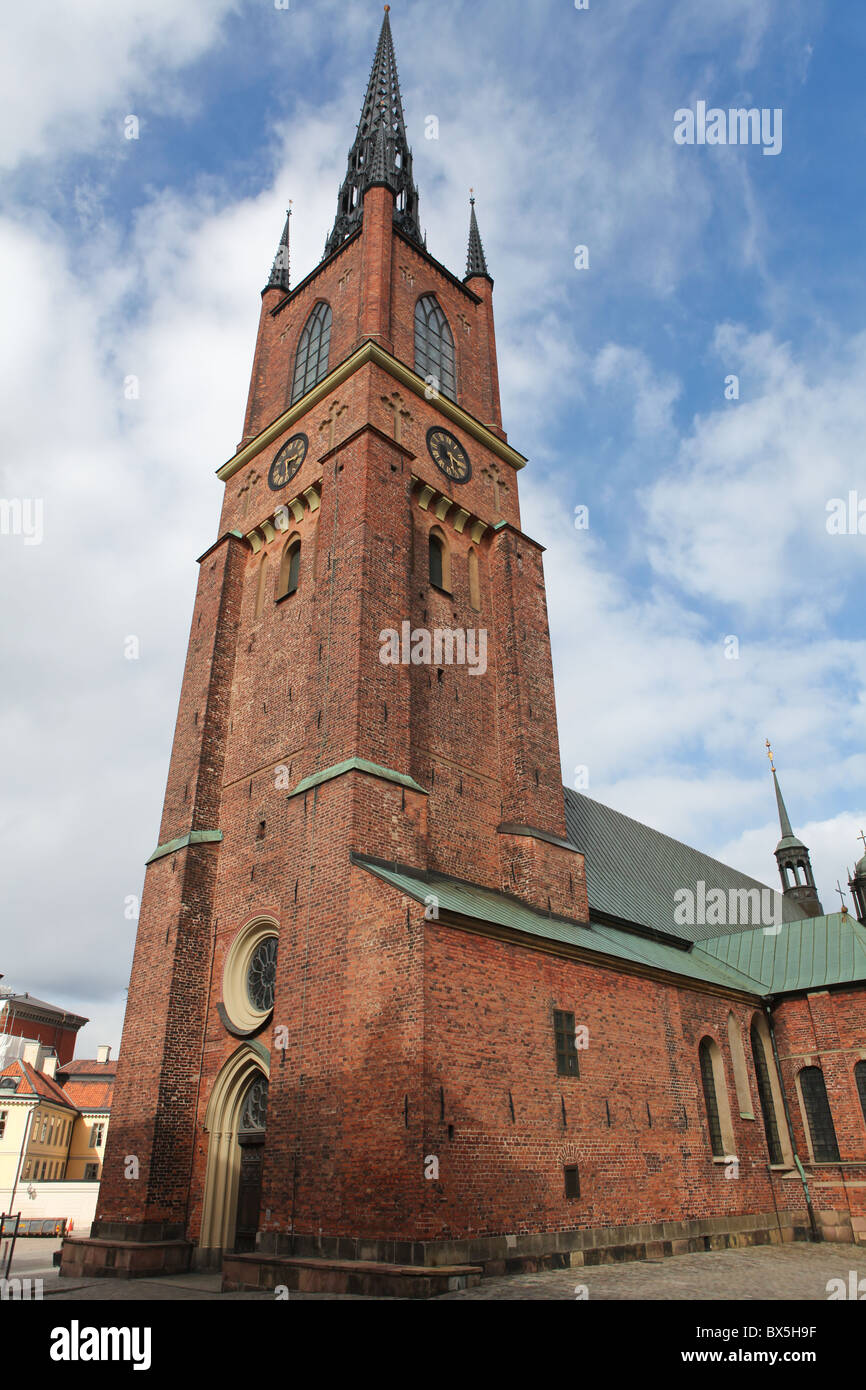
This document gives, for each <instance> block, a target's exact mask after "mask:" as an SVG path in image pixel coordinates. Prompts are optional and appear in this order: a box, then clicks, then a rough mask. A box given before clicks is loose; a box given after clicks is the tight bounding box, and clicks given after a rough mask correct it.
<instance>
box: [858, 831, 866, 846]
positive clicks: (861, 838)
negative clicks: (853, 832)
mask: <svg viewBox="0 0 866 1390" xmlns="http://www.w3.org/2000/svg"><path fill="white" fill-rule="evenodd" d="M857 839H858V840H862V841H863V848H864V849H866V835H864V834H863V831H862V830H861V831H860V834H859V835H858V836H857Z"/></svg>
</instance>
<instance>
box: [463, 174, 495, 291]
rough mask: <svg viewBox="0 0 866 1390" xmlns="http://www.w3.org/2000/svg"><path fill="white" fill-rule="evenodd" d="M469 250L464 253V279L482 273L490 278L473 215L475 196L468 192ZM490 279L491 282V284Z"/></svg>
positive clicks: (475, 219)
mask: <svg viewBox="0 0 866 1390" xmlns="http://www.w3.org/2000/svg"><path fill="white" fill-rule="evenodd" d="M469 207H470V213H469V250H468V251H467V253H466V275H465V276H464V279H466V280H471V279H472V277H473V275H484V276H486V278H487V279H488V280H491V276H490V272H489V270H488V269H487V258H486V257H485V255H484V247H483V246H482V244H481V233H480V232H479V230H478V219H477V217H476V216H475V198H474V197H473V196H472V195H471V194H470V198H469ZM492 283H493V282H492V280H491V284H492Z"/></svg>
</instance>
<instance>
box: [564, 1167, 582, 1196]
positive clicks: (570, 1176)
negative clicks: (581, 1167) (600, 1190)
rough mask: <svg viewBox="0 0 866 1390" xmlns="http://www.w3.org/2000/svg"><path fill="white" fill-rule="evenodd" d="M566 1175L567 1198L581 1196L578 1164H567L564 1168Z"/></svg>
mask: <svg viewBox="0 0 866 1390" xmlns="http://www.w3.org/2000/svg"><path fill="white" fill-rule="evenodd" d="M563 1171H564V1173H565V1195H566V1197H579V1196H580V1173H579V1172H578V1168H577V1164H576V1163H567V1164H566V1165H565V1168H564V1170H563Z"/></svg>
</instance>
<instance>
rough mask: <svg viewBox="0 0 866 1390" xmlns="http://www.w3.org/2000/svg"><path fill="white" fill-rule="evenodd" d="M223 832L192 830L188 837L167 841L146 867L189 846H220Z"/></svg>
mask: <svg viewBox="0 0 866 1390" xmlns="http://www.w3.org/2000/svg"><path fill="white" fill-rule="evenodd" d="M222 837H223V833H222V831H221V830H190V831H188V832H187V834H186V835H178V837H177V839H176V840H166V842H165V844H164V845H157V847H156V849H155V850H154V851H153V854H152V855H151V856H150V858H149V859H146V860H145V861H144V862H145V865H147V864H152V863H153V861H154V859H162V858H164V856H165V855H166V854H176V853H177V851H178V850H179V849H186V847H187V845H211V844H219V842H220V841H221V840H222Z"/></svg>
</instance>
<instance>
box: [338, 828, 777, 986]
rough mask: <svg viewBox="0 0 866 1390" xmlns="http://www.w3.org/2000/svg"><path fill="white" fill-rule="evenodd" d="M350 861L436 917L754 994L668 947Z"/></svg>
mask: <svg viewBox="0 0 866 1390" xmlns="http://www.w3.org/2000/svg"><path fill="white" fill-rule="evenodd" d="M354 862H355V863H356V864H358V865H360V867H362V868H364V869H367V870H368V872H369V873H371V874H375V875H376V877H377V878H380V879H382V880H383V881H384V882H385V883H388V884H390V885H391V887H392V888H396V889H397V890H398V892H400V893H403V894H404V895H405V896H406V897H408V898H414V900H415V901H416V902H418V903H426V902H427V901H428V899H429V898H430V897H431V896H432V897H434V898H435V899H436V906H437V909H438V911H439V912H440V913H443V912H444V913H454V914H456V915H459V916H460V917H468V918H474V919H475V920H476V921H479V922H487V923H490V924H492V925H494V926H500V927H509V928H511V929H512V930H513V931H519V932H524V933H526V934H527V935H529V936H535V937H540V938H542V939H544V940H547V941H558V942H562V943H564V944H566V945H568V946H576V947H579V948H580V949H581V950H582V951H590V952H593V953H594V954H597V955H600V956H612V957H614V958H615V959H617V960H622V961H630V962H632V963H633V964H637V965H642V966H647V967H651V968H652V969H654V970H664V971H667V972H668V973H669V974H672V975H682V976H685V977H686V978H688V979H693V980H702V981H704V983H706V984H715V985H720V986H721V987H723V988H725V989H738V990H743V991H745V992H747V993H752V994H754V993H756V992H757V991H756V987H755V985H754V982H753V981H750V980H746V979H744V978H743V977H742V976H741V975H739V974H737V973H736V972H735V971H732V970H729V969H728V968H727V966H725V965H724V964H722V963H721V962H718V961H714V960H712V959H711V958H709V957H701V958H697V957H696V956H694V955H693V954H692V952H690V951H685V950H681V949H680V948H679V947H677V946H672V945H669V944H668V943H666V942H662V941H653V940H651V939H650V938H646V937H641V936H637V935H635V933H634V932H629V931H622V930H620V929H619V928H617V927H608V926H604V925H601V924H599V923H597V922H589V923H578V922H570V921H568V920H566V919H564V918H561V917H549V916H548V915H547V914H546V913H543V912H537V911H535V910H534V909H533V908H531V907H530V906H529V905H528V904H527V903H524V902H521V901H520V900H519V899H517V898H512V897H510V896H509V895H508V894H506V893H497V892H496V891H495V890H493V889H491V888H482V887H481V886H480V885H479V884H473V883H462V882H460V881H459V880H456V879H452V878H447V877H445V876H444V875H442V874H434V873H428V874H420V873H417V872H415V871H413V870H411V869H408V868H406V867H405V866H403V865H401V866H396V865H395V866H393V867H388V866H386V865H383V864H381V863H375V862H371V861H369V860H365V859H364V858H363V857H362V856H360V855H356V856H355V857H354Z"/></svg>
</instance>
